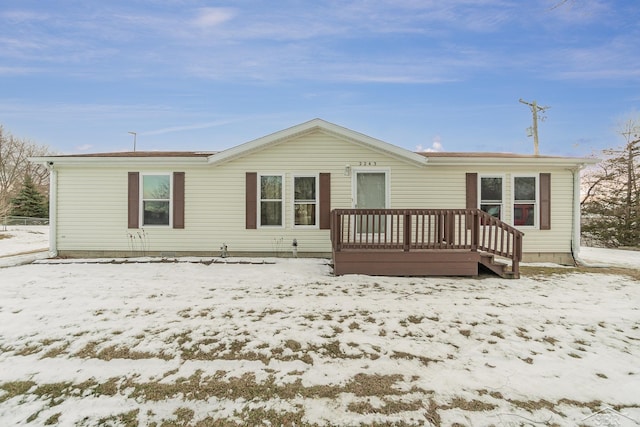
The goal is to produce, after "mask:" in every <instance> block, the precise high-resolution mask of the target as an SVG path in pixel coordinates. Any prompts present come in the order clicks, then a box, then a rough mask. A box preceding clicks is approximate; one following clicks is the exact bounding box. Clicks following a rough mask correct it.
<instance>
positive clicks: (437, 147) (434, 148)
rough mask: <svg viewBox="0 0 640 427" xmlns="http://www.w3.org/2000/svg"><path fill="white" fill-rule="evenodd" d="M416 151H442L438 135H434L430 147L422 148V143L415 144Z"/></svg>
mask: <svg viewBox="0 0 640 427" xmlns="http://www.w3.org/2000/svg"><path fill="white" fill-rule="evenodd" d="M416 151H418V152H420V151H422V152H425V153H439V152H441V151H444V147H443V146H442V142H441V139H440V136H436V137H435V138H433V142H432V143H431V146H430V147H427V148H424V147H423V146H422V144H419V145H418V146H416Z"/></svg>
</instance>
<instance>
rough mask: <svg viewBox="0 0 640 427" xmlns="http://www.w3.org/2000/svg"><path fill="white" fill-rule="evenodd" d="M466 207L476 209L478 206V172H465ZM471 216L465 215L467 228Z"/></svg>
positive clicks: (469, 225) (469, 228) (468, 227)
mask: <svg viewBox="0 0 640 427" xmlns="http://www.w3.org/2000/svg"><path fill="white" fill-rule="evenodd" d="M466 197H467V202H466V208H467V209H477V208H478V174H477V173H467V179H466ZM470 221H471V217H470V216H469V215H467V216H466V224H467V230H471V222H470Z"/></svg>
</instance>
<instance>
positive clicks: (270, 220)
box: [259, 175, 284, 227]
mask: <svg viewBox="0 0 640 427" xmlns="http://www.w3.org/2000/svg"><path fill="white" fill-rule="evenodd" d="M283 181H284V179H283V176H282V175H260V180H259V182H260V188H259V192H260V226H261V227H282V226H283V225H284V222H283V221H284V218H283V215H282V213H283V204H284V189H283Z"/></svg>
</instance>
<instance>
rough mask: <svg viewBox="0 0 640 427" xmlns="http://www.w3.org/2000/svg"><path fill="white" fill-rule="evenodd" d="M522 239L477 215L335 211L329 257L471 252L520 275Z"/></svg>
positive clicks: (427, 211) (494, 220) (469, 211)
mask: <svg viewBox="0 0 640 427" xmlns="http://www.w3.org/2000/svg"><path fill="white" fill-rule="evenodd" d="M522 236H524V233H522V232H521V231H520V230H518V229H516V228H514V227H513V226H511V225H509V224H507V223H505V222H503V221H501V220H500V219H498V218H496V217H493V216H491V215H489V214H487V213H486V212H483V211H481V210H480V209H334V210H333V211H332V212H331V243H332V248H333V251H342V250H348V249H372V250H374V249H386V250H398V251H404V252H409V251H412V250H426V249H428V250H438V249H449V250H463V249H464V250H470V251H483V252H487V253H490V254H494V255H498V256H501V257H504V258H507V259H510V260H511V261H512V264H511V271H512V272H513V273H514V274H516V275H517V274H519V264H520V260H521V259H522Z"/></svg>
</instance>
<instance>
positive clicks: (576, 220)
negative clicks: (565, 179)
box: [571, 165, 584, 264]
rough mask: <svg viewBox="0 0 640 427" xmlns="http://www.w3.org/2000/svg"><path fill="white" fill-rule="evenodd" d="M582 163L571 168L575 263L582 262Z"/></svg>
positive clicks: (572, 244)
mask: <svg viewBox="0 0 640 427" xmlns="http://www.w3.org/2000/svg"><path fill="white" fill-rule="evenodd" d="M583 168H584V165H580V166H578V167H575V168H573V169H571V175H572V177H573V220H572V222H571V255H572V256H573V261H574V262H575V263H576V264H583V262H582V260H581V259H580V171H581V170H582V169H583Z"/></svg>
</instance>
